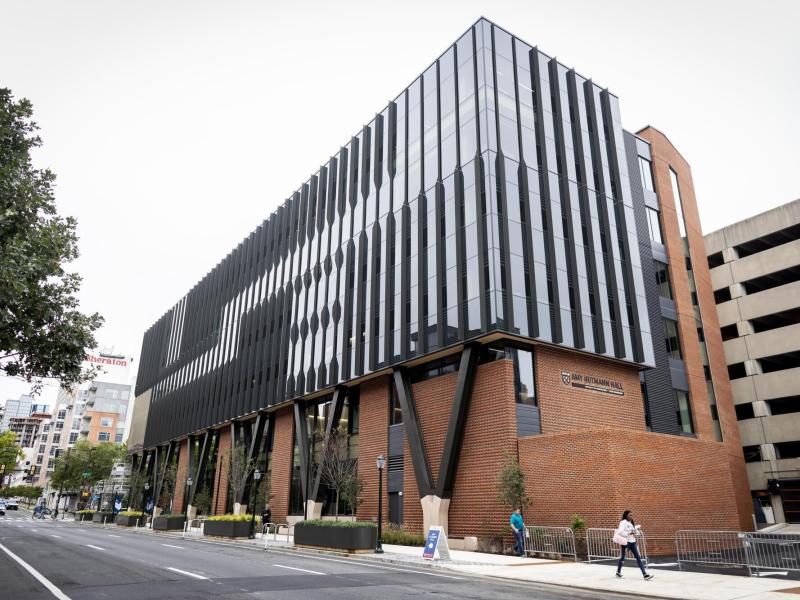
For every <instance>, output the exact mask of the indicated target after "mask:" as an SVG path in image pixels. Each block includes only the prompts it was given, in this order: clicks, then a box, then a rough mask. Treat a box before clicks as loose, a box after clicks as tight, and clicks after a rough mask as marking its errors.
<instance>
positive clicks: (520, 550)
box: [508, 508, 525, 556]
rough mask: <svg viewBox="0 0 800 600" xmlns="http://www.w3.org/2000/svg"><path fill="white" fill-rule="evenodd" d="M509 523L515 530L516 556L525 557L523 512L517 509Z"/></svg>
mask: <svg viewBox="0 0 800 600" xmlns="http://www.w3.org/2000/svg"><path fill="white" fill-rule="evenodd" d="M508 522H509V523H510V524H511V529H513V530H514V554H517V555H518V556H525V522H524V521H523V520H522V510H521V509H519V508H515V509H514V512H513V513H511V518H509V520H508Z"/></svg>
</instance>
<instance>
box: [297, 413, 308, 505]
mask: <svg viewBox="0 0 800 600" xmlns="http://www.w3.org/2000/svg"><path fill="white" fill-rule="evenodd" d="M294 435H295V437H296V438H297V450H298V453H299V455H300V490H301V491H302V493H303V498H308V491H309V489H308V485H309V482H308V470H309V469H308V466H309V464H308V461H309V458H310V457H309V454H310V453H309V449H308V423H307V421H306V405H305V404H301V403H300V402H295V403H294ZM306 516H307V513H306Z"/></svg>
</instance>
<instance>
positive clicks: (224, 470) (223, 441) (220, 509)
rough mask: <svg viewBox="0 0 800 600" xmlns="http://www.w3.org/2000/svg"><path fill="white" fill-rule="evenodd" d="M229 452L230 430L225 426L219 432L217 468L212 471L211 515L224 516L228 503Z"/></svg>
mask: <svg viewBox="0 0 800 600" xmlns="http://www.w3.org/2000/svg"><path fill="white" fill-rule="evenodd" d="M230 451H231V428H230V425H226V426H225V427H223V428H222V429H221V430H220V432H219V442H218V445H217V467H216V471H214V494H213V497H212V500H211V514H214V515H224V514H225V508H226V504H227V501H228V471H229V470H230V462H229V460H230V459H229V458H228V457H229V456H230Z"/></svg>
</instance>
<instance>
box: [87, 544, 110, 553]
mask: <svg viewBox="0 0 800 600" xmlns="http://www.w3.org/2000/svg"><path fill="white" fill-rule="evenodd" d="M86 547H87V548H94V549H95V550H102V551H103V552H105V551H106V549H105V548H101V547H100V546H95V545H93V544H86Z"/></svg>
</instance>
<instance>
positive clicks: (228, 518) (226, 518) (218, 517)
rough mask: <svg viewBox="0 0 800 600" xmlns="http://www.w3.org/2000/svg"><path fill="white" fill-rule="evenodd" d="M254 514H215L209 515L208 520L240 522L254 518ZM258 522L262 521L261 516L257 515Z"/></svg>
mask: <svg viewBox="0 0 800 600" xmlns="http://www.w3.org/2000/svg"><path fill="white" fill-rule="evenodd" d="M252 518H253V515H214V516H213V517H208V518H207V519H206V521H232V522H237V523H238V522H240V521H250V520H252ZM256 523H261V517H259V516H256Z"/></svg>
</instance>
